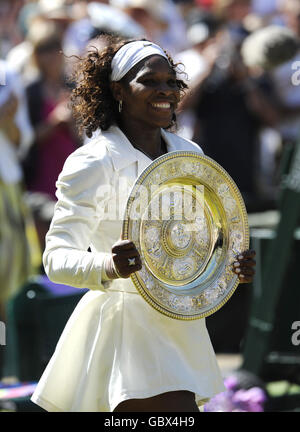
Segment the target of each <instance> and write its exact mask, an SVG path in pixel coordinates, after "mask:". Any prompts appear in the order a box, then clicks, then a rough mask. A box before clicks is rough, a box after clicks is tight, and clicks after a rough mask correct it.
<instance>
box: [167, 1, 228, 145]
mask: <svg viewBox="0 0 300 432" xmlns="http://www.w3.org/2000/svg"><path fill="white" fill-rule="evenodd" d="M220 26H221V22H220V21H219V20H218V19H217V18H216V17H215V16H214V15H213V14H211V13H208V12H206V13H204V12H199V10H195V9H194V10H192V11H191V12H190V13H189V15H188V16H187V39H188V42H189V45H190V46H189V48H188V49H186V50H184V51H181V52H180V53H178V54H177V55H176V56H175V61H176V62H178V63H182V65H183V71H184V72H185V73H186V74H187V80H188V84H189V85H191V86H196V87H197V82H199V81H201V82H202V81H203V80H204V78H205V77H206V76H207V75H208V74H209V73H210V69H211V67H212V65H213V62H214V61H215V59H216V58H215V53H216V50H215V49H214V46H215V38H216V37H218V31H219V29H220ZM177 120H178V121H177V123H178V133H179V135H181V136H183V137H185V138H188V139H192V137H193V134H194V126H195V115H194V112H193V109H190V110H188V109H185V110H184V111H183V112H181V113H178V117H177Z"/></svg>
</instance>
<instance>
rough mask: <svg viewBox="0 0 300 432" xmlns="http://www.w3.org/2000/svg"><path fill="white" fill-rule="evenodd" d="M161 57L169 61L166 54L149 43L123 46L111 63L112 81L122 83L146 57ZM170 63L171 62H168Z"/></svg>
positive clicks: (133, 43) (140, 42) (142, 42)
mask: <svg viewBox="0 0 300 432" xmlns="http://www.w3.org/2000/svg"><path fill="white" fill-rule="evenodd" d="M155 54H156V55H160V56H162V57H164V58H165V59H166V60H168V57H167V55H166V54H165V52H164V51H163V50H162V49H161V48H160V47H159V46H158V45H156V44H154V43H152V42H149V41H135V42H129V43H127V44H125V45H124V46H122V48H120V49H119V50H118V51H117V52H116V54H115V55H114V57H113V59H112V63H111V68H112V73H111V77H110V79H111V81H120V79H122V78H123V77H124V76H125V75H126V74H127V72H129V71H130V69H131V68H133V66H135V65H136V64H137V63H139V62H140V61H141V60H143V59H144V58H146V57H149V56H151V55H155ZM168 61H169V60H168Z"/></svg>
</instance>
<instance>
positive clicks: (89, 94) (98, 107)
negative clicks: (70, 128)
mask: <svg viewBox="0 0 300 432" xmlns="http://www.w3.org/2000/svg"><path fill="white" fill-rule="evenodd" d="M99 38H102V39H101V43H102V44H103V41H104V48H103V49H99V48H96V47H91V48H90V49H89V50H88V52H87V54H86V55H85V57H83V58H80V57H77V60H78V62H77V64H76V68H75V70H74V73H73V76H72V82H73V84H74V88H73V90H72V94H71V105H72V110H73V115H74V118H75V120H76V122H77V124H78V127H79V131H80V133H83V132H84V133H85V134H86V136H87V137H89V138H91V137H92V134H93V132H94V131H96V130H97V129H99V128H100V129H101V130H107V129H108V128H109V127H110V126H111V125H113V124H116V123H117V122H118V117H119V112H118V102H117V101H116V100H115V99H114V97H113V94H112V91H111V88H110V74H111V62H112V59H113V57H114V55H115V53H116V52H117V51H118V50H119V49H120V48H121V47H122V46H123V45H125V44H127V43H129V42H133V41H134V40H135V39H123V38H120V37H117V36H111V35H105V36H103V35H102V36H99ZM138 40H145V39H138ZM166 55H167V56H168V59H169V62H170V65H171V67H172V68H173V70H174V72H177V70H176V67H177V64H175V63H174V62H173V60H172V59H171V57H170V56H169V55H168V53H166ZM177 85H178V87H179V90H180V92H181V93H182V92H184V90H185V89H187V87H188V86H187V84H186V83H185V82H184V81H183V80H180V79H177ZM174 124H176V117H175V118H174V120H173V122H172V124H171V125H170V126H169V127H168V129H169V128H170V127H172V126H174Z"/></svg>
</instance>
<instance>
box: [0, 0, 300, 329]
mask: <svg viewBox="0 0 300 432" xmlns="http://www.w3.org/2000/svg"><path fill="white" fill-rule="evenodd" d="M102 34H118V35H120V36H124V37H127V38H141V37H145V38H147V39H150V40H152V41H153V42H156V43H158V44H160V45H161V46H162V47H163V48H164V49H165V50H166V51H168V53H169V54H171V56H173V58H174V59H175V60H176V62H178V71H179V73H182V77H184V79H186V81H187V83H188V85H189V90H188V91H187V92H186V95H185V97H184V98H183V100H182V102H181V104H180V107H179V110H178V114H177V133H178V134H179V135H181V136H183V137H185V138H188V139H192V140H193V141H195V142H196V143H198V144H199V145H200V146H201V147H202V148H203V150H204V152H205V154H206V155H208V156H210V157H212V158H213V159H214V160H216V161H217V162H218V163H219V164H221V165H222V166H223V167H224V168H225V169H226V170H227V172H228V173H229V174H230V175H231V176H232V178H233V179H234V181H235V182H236V184H237V186H238V187H239V189H240V191H241V193H242V195H243V197H244V200H245V203H246V206H247V209H248V211H249V212H259V211H264V210H268V209H272V208H274V207H275V206H276V200H277V195H278V190H279V173H280V161H281V157H282V154H283V151H284V148H285V145H286V144H287V143H289V145H290V144H292V145H293V144H295V143H296V141H297V139H298V134H299V131H298V129H299V120H300V86H299V84H300V73H297V71H298V69H299V70H300V51H299V42H298V38H299V36H300V0H154V1H149V0H106V1H105V0H102V1H100V0H98V1H88V0H51V1H50V0H0V217H1V224H0V320H1V319H2V320H3V321H5V316H4V313H5V312H4V307H3V305H4V304H5V302H6V301H7V299H8V298H10V297H11V296H12V295H13V294H14V293H15V292H17V290H18V288H19V287H20V286H21V284H22V282H23V281H24V280H26V278H27V277H28V275H29V274H30V272H32V265H33V264H32V263H34V264H35V265H36V263H38V262H39V260H38V258H36V259H35V257H36V256H37V255H39V254H38V252H37V251H42V250H43V238H44V234H45V231H46V228H47V226H48V224H49V221H50V219H51V215H52V211H53V207H54V204H55V201H56V196H55V182H56V179H57V176H58V174H59V172H60V171H61V169H62V167H63V164H64V161H65V159H66V158H67V156H68V155H69V154H70V153H72V152H73V151H74V150H75V149H76V148H78V147H79V146H82V145H85V143H86V142H87V139H86V138H85V137H82V136H79V134H78V132H77V129H76V125H75V124H74V122H73V119H72V113H71V111H70V108H69V104H68V101H69V96H70V92H71V91H72V84H71V81H70V79H69V78H70V74H71V73H72V68H73V67H74V59H75V57H74V56H80V55H82V54H84V52H86V50H87V49H89V46H99V47H100V49H101V44H100V40H99V38H98V37H99V36H100V35H102ZM97 38H98V39H97ZM45 209H46V210H45ZM33 228H35V229H33ZM40 228H41V229H40ZM36 234H38V235H36ZM39 234H40V235H39ZM28 239H29V240H28ZM1 305H2V306H1Z"/></svg>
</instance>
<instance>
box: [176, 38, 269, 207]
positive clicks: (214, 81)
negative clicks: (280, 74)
mask: <svg viewBox="0 0 300 432" xmlns="http://www.w3.org/2000/svg"><path fill="white" fill-rule="evenodd" d="M223 40H224V39H223V38H222V40H221V44H219V41H218V42H217V46H216V47H215V49H217V50H218V49H219V52H220V54H219V55H218V56H217V58H216V61H215V62H214V64H213V67H212V68H211V72H210V73H209V74H208V76H207V77H206V78H205V79H204V80H202V81H201V80H200V82H198V83H197V86H194V87H192V89H191V91H190V93H191V94H192V95H193V97H192V98H190V99H187V101H188V103H187V102H183V105H182V106H183V107H185V108H188V107H189V108H194V110H195V114H196V128H195V134H194V137H193V140H194V141H196V142H197V143H199V145H201V147H202V148H203V149H204V152H205V153H206V154H207V155H208V156H210V157H212V158H213V159H215V160H216V161H217V162H219V163H220V165H222V166H223V167H224V168H225V169H226V170H227V172H228V173H229V174H230V175H231V177H232V178H233V180H235V182H236V183H237V186H238V187H239V189H240V191H241V193H242V195H243V197H244V199H245V202H246V206H247V209H248V211H250V212H251V211H259V210H261V209H262V208H264V207H265V206H266V205H267V206H269V205H271V204H270V203H266V202H265V201H263V202H261V199H260V198H259V191H258V190H257V186H256V176H257V168H258V166H257V155H258V136H259V131H260V129H261V127H263V126H265V125H268V126H274V123H275V122H276V121H277V116H276V114H277V113H275V112H274V109H273V107H272V101H271V100H270V92H271V91H272V86H271V84H270V82H269V80H267V79H266V78H265V77H260V78H259V79H257V78H254V77H251V76H249V72H248V70H247V68H246V67H245V65H244V63H243V62H242V59H241V56H240V54H239V51H238V50H236V49H233V48H232V45H229V48H230V49H228V51H227V53H226V52H224V50H223ZM220 45H221V48H222V49H220ZM226 56H227V57H226ZM225 60H226V61H225ZM187 98H188V95H187ZM241 148H242V151H241Z"/></svg>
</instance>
